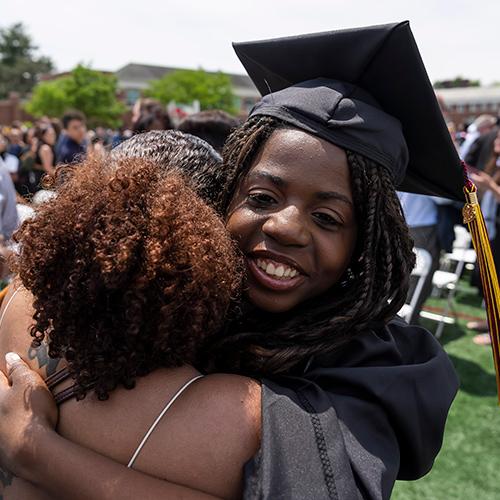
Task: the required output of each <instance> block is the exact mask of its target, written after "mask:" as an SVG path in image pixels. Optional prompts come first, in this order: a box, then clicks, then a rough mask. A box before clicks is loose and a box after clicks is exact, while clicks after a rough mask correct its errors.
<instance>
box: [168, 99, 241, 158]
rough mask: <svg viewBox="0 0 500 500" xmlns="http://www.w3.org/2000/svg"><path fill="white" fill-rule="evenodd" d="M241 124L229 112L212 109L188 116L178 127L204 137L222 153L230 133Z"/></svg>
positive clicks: (188, 132)
mask: <svg viewBox="0 0 500 500" xmlns="http://www.w3.org/2000/svg"><path fill="white" fill-rule="evenodd" d="M239 125H240V121H239V120H238V119H237V118H235V117H234V116H231V115H230V114H229V113H226V112H225V111H221V110H219V109H211V110H207V111H200V112H199V113H194V114H192V115H189V116H187V117H186V118H184V119H183V120H182V121H181V123H180V124H179V126H178V127H177V128H178V130H180V131H181V132H185V133H186V134H191V135H195V136H196V137H199V138H200V139H203V140H204V141H206V142H208V144H210V145H211V146H212V147H213V148H214V149H215V150H216V151H218V152H219V153H222V148H223V147H224V143H225V142H226V139H227V138H228V137H229V134H230V133H231V132H232V131H233V130H234V129H235V128H236V127H238V126H239Z"/></svg>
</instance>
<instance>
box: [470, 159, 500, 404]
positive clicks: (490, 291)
mask: <svg viewBox="0 0 500 500" xmlns="http://www.w3.org/2000/svg"><path fill="white" fill-rule="evenodd" d="M462 167H463V170H464V180H465V186H464V193H465V199H466V204H465V206H464V208H463V211H462V215H463V219H464V224H467V226H468V228H469V232H470V234H471V236H472V244H473V245H474V250H475V251H476V255H477V263H478V266H479V274H480V276H481V284H482V286H483V293H484V302H485V304H486V314H487V317H488V327H489V332H490V338H491V348H492V350H493V362H494V365H495V374H496V381H497V395H498V404H499V405H500V287H499V285H498V277H497V272H496V269H495V263H494V261H493V254H492V253H491V247H490V240H489V238H488V231H487V229H486V224H485V222H484V218H483V214H482V212H481V207H480V205H479V201H478V198H477V188H476V186H475V185H474V183H473V182H472V181H471V180H470V179H469V177H468V175H467V167H466V165H465V163H464V162H462Z"/></svg>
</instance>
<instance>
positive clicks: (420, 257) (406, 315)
mask: <svg viewBox="0 0 500 500" xmlns="http://www.w3.org/2000/svg"><path fill="white" fill-rule="evenodd" d="M413 251H414V252H415V255H416V257H417V262H416V264H415V267H414V268H413V271H412V272H411V275H412V276H415V277H418V281H417V285H416V286H415V290H414V291H413V295H412V297H411V299H410V302H409V303H407V304H404V305H403V307H402V308H401V309H400V310H399V313H398V315H399V316H401V317H402V318H403V319H404V320H405V321H408V322H409V321H410V319H411V317H412V315H413V311H414V310H415V307H417V304H418V299H419V298H420V294H421V293H422V289H423V288H424V284H425V280H426V278H427V276H428V274H429V272H430V270H431V265H432V257H431V254H430V253H429V252H428V251H427V250H424V249H423V248H414V249H413Z"/></svg>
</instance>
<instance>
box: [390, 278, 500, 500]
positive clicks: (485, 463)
mask: <svg viewBox="0 0 500 500" xmlns="http://www.w3.org/2000/svg"><path fill="white" fill-rule="evenodd" d="M443 304H444V301H443V300H442V299H434V298H431V299H429V301H428V303H427V304H426V305H430V306H434V307H436V306H437V307H439V306H442V305H443ZM455 311H457V312H459V313H461V315H469V316H471V317H478V318H483V319H484V317H485V313H484V308H483V307H482V306H481V299H480V298H479V296H478V294H477V290H476V289H474V288H471V287H470V286H468V285H467V284H466V283H465V282H464V281H461V287H460V291H459V292H457V296H456V299H455ZM466 323H467V320H465V319H463V320H462V319H461V320H459V321H458V323H456V324H454V325H446V326H445V329H444V333H443V336H442V338H441V342H442V344H443V346H444V348H445V349H446V351H447V352H448V354H449V356H450V358H451V360H452V361H453V364H454V365H455V368H456V370H457V372H458V375H459V377H460V383H461V387H460V391H459V393H458V395H457V397H456V399H455V401H454V403H453V405H452V408H451V411H450V414H449V417H448V421H447V424H446V431H445V436H444V443H443V448H442V450H441V452H440V454H439V455H438V457H437V459H436V462H435V464H434V467H433V468H432V470H431V471H430V472H429V474H427V475H426V476H425V477H423V478H422V479H420V480H418V481H398V482H397V483H396V486H395V488H394V492H393V495H392V499H393V500H417V499H418V500H421V499H425V500H499V499H500V407H499V406H498V402H497V395H496V383H495V371H494V367H493V359H492V356H491V348H490V347H483V346H477V345H475V344H474V343H473V342H472V338H473V336H474V335H475V334H476V332H472V331H470V330H467V328H466ZM422 324H423V326H425V327H427V328H428V329H429V330H431V331H434V330H435V329H436V323H434V322H432V321H428V320H427V321H426V320H422ZM436 384H439V380H436Z"/></svg>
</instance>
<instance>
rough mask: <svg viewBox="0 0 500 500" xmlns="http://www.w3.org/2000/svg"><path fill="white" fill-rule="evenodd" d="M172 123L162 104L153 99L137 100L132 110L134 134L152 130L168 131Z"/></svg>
mask: <svg viewBox="0 0 500 500" xmlns="http://www.w3.org/2000/svg"><path fill="white" fill-rule="evenodd" d="M172 128H173V126H172V122H171V120H170V117H169V116H168V113H167V112H166V110H165V109H164V107H163V106H162V104H161V103H160V102H158V101H155V100H154V99H139V100H138V101H137V102H136V103H135V104H134V108H133V110H132V130H133V132H134V134H141V133H143V132H150V131H152V130H170V129H172Z"/></svg>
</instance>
